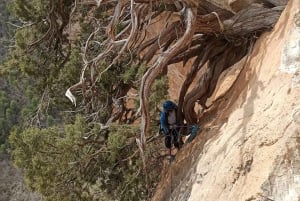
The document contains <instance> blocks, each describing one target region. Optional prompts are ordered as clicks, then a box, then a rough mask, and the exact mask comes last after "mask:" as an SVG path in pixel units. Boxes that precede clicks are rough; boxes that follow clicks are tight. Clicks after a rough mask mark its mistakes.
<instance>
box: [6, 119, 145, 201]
mask: <svg viewBox="0 0 300 201" xmlns="http://www.w3.org/2000/svg"><path fill="white" fill-rule="evenodd" d="M89 127H90V126H88V124H86V123H85V121H84V120H83V118H81V117H80V116H78V117H77V118H76V121H75V122H74V124H68V125H65V126H64V128H63V129H62V128H59V127H49V128H46V129H39V128H28V129H25V130H24V131H22V132H20V131H17V130H15V131H14V132H12V134H11V135H10V137H9V142H10V144H11V147H12V148H13V152H12V153H11V155H12V157H13V159H14V162H15V164H16V165H17V166H19V167H22V168H23V169H24V171H25V176H26V181H27V184H28V185H29V186H30V187H31V189H34V190H37V191H38V192H40V193H41V194H42V195H43V197H44V198H45V200H51V201H55V200H70V201H72V200H95V201H96V200H124V201H125V200H126V201H127V200H128V201H129V200H130V201H131V200H137V201H138V200H142V199H144V198H145V195H146V192H145V188H144V186H145V183H144V182H145V181H144V180H143V177H141V170H142V163H141V160H140V157H139V155H138V153H139V152H138V150H137V147H136V145H135V140H134V139H135V136H136V134H137V132H138V128H135V127H132V126H129V125H121V126H119V125H116V124H115V125H113V126H112V127H111V128H110V135H109V137H108V139H107V141H106V140H105V138H103V137H104V136H103V135H104V133H105V132H104V131H103V130H101V128H100V127H98V126H93V128H92V129H91V127H90V128H89ZM88 132H89V133H91V134H92V136H93V137H90V138H88V139H86V138H84V137H85V136H86V133H88ZM99 195H101V196H99Z"/></svg>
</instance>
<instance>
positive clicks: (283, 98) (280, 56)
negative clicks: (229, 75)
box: [153, 0, 300, 201]
mask: <svg viewBox="0 0 300 201" xmlns="http://www.w3.org/2000/svg"><path fill="white" fill-rule="evenodd" d="M240 66H242V67H240V69H241V73H240V75H239V78H238V80H237V81H236V83H235V84H234V86H233V87H232V88H230V89H229V91H228V92H227V93H226V95H225V96H224V97H223V98H221V100H220V101H219V103H218V106H217V107H216V108H215V109H214V110H213V111H208V112H207V113H206V114H204V115H206V118H205V119H204V120H203V121H202V122H201V126H202V131H201V133H200V134H199V136H198V137H197V138H196V140H195V141H194V142H193V143H191V144H189V145H188V146H186V147H185V148H183V149H182V150H181V151H180V152H179V153H178V156H177V157H176V160H175V161H174V163H173V164H172V165H171V166H169V167H168V168H169V170H168V172H167V174H166V175H165V178H164V181H163V182H162V183H161V184H160V185H159V186H158V189H159V190H158V191H157V193H156V195H155V196H154V197H153V200H156V201H157V200H169V199H170V198H171V197H172V198H173V200H178V201H183V200H189V201H299V200H300V0H290V1H289V3H288V5H287V7H286V9H285V10H284V12H283V13H282V15H281V17H280V19H279V21H278V22H277V24H276V26H275V28H274V29H273V30H272V31H271V32H268V33H265V34H264V35H263V36H262V37H260V38H259V40H258V41H257V42H256V44H255V46H254V47H253V51H252V53H251V55H250V56H249V57H248V58H247V59H245V60H244V61H241V62H240ZM224 83H225V84H226V83H227V82H223V84H224ZM222 87H224V86H222V83H221V84H220V85H219V91H221V90H222ZM225 87H226V86H225ZM227 88H228V87H227ZM219 93H220V92H219ZM216 96H218V94H217V95H216Z"/></svg>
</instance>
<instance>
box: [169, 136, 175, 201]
mask: <svg viewBox="0 0 300 201" xmlns="http://www.w3.org/2000/svg"><path fill="white" fill-rule="evenodd" d="M173 142H174V136H173V133H172V132H171V147H170V151H169V154H170V159H169V165H170V201H173V195H172V191H173V189H172V145H173Z"/></svg>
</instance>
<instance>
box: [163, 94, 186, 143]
mask: <svg viewBox="0 0 300 201" xmlns="http://www.w3.org/2000/svg"><path fill="white" fill-rule="evenodd" d="M176 115H177V105H176V104H175V103H174V102H172V101H170V100H167V101H165V102H164V103H163V111H162V113H161V115H160V124H161V128H162V132H163V134H164V135H165V146H166V147H167V148H168V149H171V147H172V137H173V144H174V146H175V147H176V148H177V149H180V147H181V145H182V144H183V142H182V139H181V136H179V127H178V125H179V122H178V121H177V118H176ZM172 129H176V130H172ZM172 131H173V132H172Z"/></svg>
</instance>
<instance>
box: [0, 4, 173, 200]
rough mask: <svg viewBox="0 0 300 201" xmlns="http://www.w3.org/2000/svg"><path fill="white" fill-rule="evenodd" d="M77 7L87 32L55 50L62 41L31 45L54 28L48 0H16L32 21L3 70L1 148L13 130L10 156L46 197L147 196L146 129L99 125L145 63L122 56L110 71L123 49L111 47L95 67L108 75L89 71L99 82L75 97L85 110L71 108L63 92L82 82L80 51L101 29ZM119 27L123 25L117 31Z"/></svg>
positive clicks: (162, 85)
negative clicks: (140, 140) (142, 134)
mask: <svg viewBox="0 0 300 201" xmlns="http://www.w3.org/2000/svg"><path fill="white" fill-rule="evenodd" d="M63 2H64V3H66V2H67V5H70V4H71V3H72V1H63ZM54 3H57V2H56V1H54ZM55 5H56V4H55ZM77 6H78V10H79V11H80V12H81V11H82V13H80V15H79V14H78V13H77V15H76V13H75V14H74V16H76V17H75V18H74V19H75V20H76V22H75V23H74V24H76V26H80V30H81V32H80V34H78V36H74V38H73V39H72V41H70V42H71V44H70V46H69V45H68V44H61V49H55V48H54V45H53V44H55V42H53V40H54V41H56V38H54V39H53V40H52V41H41V43H39V44H38V45H37V46H34V47H31V46H28V45H29V44H31V43H32V42H34V41H36V40H37V39H39V38H41V36H43V35H44V34H45V33H46V32H47V30H48V27H49V23H48V22H46V21H44V20H43V19H46V18H47V15H48V14H49V10H48V9H49V1H44V0H34V1H29V0H26V1H21V0H16V1H14V6H13V10H14V12H15V14H16V15H17V17H18V18H19V19H22V20H23V21H26V22H30V23H32V26H27V27H25V28H22V29H18V30H17V31H16V32H15V36H14V37H15V46H14V48H13V49H11V50H10V54H9V57H8V58H7V60H6V62H5V63H4V64H3V68H1V75H2V76H3V75H5V78H3V79H5V82H6V83H7V86H8V87H7V88H5V89H2V88H0V91H1V93H0V107H1V108H0V131H1V136H2V133H4V135H5V137H4V138H1V139H0V140H2V142H1V143H3V145H5V146H2V147H4V148H5V149H6V148H7V144H4V142H5V141H6V138H7V136H8V133H10V132H11V134H10V136H9V145H10V147H9V150H11V156H12V158H13V160H14V162H15V164H16V165H18V166H19V167H20V168H22V169H23V170H24V173H25V177H26V181H27V184H28V185H29V186H30V187H31V189H33V190H36V191H38V192H39V193H40V194H41V195H42V196H43V197H44V199H43V200H46V201H47V200H49V201H50V200H51V201H56V200H57V201H58V200H63V201H69V200H70V201H73V200H82V201H85V200H89V201H94V200H95V201H98V200H99V201H100V200H101V201H103V200H108V201H110V200H122V201H135V200H137V201H139V200H145V199H146V198H147V196H148V194H147V193H149V192H147V189H146V188H145V186H146V181H145V175H144V171H143V165H142V161H141V157H140V153H139V150H138V147H137V145H136V143H135V138H136V137H138V136H139V128H138V127H136V126H135V125H129V124H123V122H121V121H120V122H118V123H116V122H114V123H113V124H112V125H111V126H110V128H109V129H103V128H101V126H100V125H101V123H105V122H107V120H108V119H109V118H110V117H111V115H112V113H113V112H115V110H114V105H113V101H112V98H120V97H124V96H126V95H127V93H128V91H129V90H130V89H132V88H133V89H138V88H139V85H140V80H141V77H142V75H143V74H144V73H145V71H146V70H147V67H146V65H144V64H141V65H140V64H136V63H138V62H136V63H135V62H133V61H135V56H132V55H122V56H123V57H124V58H125V59H124V61H123V62H119V63H115V64H114V65H112V66H111V67H110V68H109V69H107V66H108V64H110V62H111V61H110V60H109V59H111V58H113V57H114V55H113V54H116V53H114V52H112V53H111V54H112V55H110V57H107V59H106V60H103V61H101V62H100V63H97V64H94V65H96V66H95V67H96V70H97V71H99V72H102V71H105V72H104V73H102V74H101V76H99V77H95V78H91V74H89V71H88V70H87V71H86V72H85V73H86V74H85V78H86V79H87V80H86V81H87V82H88V81H90V80H89V79H96V80H97V82H96V83H95V84H94V85H93V86H92V87H91V88H87V91H86V94H84V95H85V96H84V97H83V98H80V97H79V96H76V98H77V100H78V102H79V103H80V104H79V105H80V106H79V107H77V108H76V109H78V111H76V112H75V111H72V112H68V113H64V111H66V110H67V111H71V110H73V109H74V107H73V106H72V104H71V103H70V102H69V101H68V100H67V98H66V97H65V95H64V94H65V91H66V89H67V88H68V87H70V86H72V85H73V84H75V83H77V82H78V81H79V78H80V75H81V69H82V66H83V62H82V50H81V48H82V45H83V44H84V43H85V41H86V39H87V38H88V37H89V36H90V33H91V32H92V31H93V30H94V28H95V23H94V22H93V21H92V20H91V19H90V18H92V17H91V16H90V15H91V13H90V12H89V10H88V8H87V7H85V6H81V5H80V4H78V5H77ZM56 9H57V8H56ZM68 9H70V7H68V6H66V10H68ZM99 9H100V8H99ZM75 12H76V11H75ZM95 16H98V17H99V21H101V23H103V24H101V25H102V26H105V24H107V21H106V20H105V19H104V18H105V17H107V16H108V15H107V13H106V10H99V12H98V13H97V14H95ZM77 23H78V24H77ZM97 23H98V22H97ZM74 24H72V25H74ZM97 26H98V24H97ZM120 28H122V25H120V26H119V27H118V28H117V30H116V31H117V32H119V31H120ZM118 29H119V30H118ZM64 31H65V30H64ZM103 35H104V34H103ZM103 35H101V34H99V35H98V36H95V37H94V38H93V40H94V41H100V42H101V41H103V40H104V39H105V38H104V36H103ZM57 40H58V39H57ZM29 47H30V48H29ZM69 47H70V49H68V48H69ZM101 50H102V49H101V47H100V46H99V44H98V43H93V45H90V46H89V48H88V50H87V54H86V56H87V59H88V60H89V59H91V58H93V57H94V56H97V55H98V54H99V53H101ZM89 67H90V66H88V68H89ZM3 77H4V76H3ZM0 79H1V78H0ZM0 81H1V80H0ZM167 87H168V80H167V77H161V78H160V79H158V80H157V81H155V83H154V85H153V88H152V95H151V97H150V107H151V108H152V109H154V110H152V111H151V112H152V115H153V113H155V112H157V111H156V110H155V109H156V108H157V107H158V105H159V104H160V103H161V101H162V100H163V99H165V98H166V96H167V94H168V93H167ZM76 93H77V94H76V95H78V93H80V92H76ZM78 97H79V98H78ZM77 114H82V116H79V115H78V116H77ZM83 116H85V118H83ZM91 116H92V117H91ZM95 116H96V117H95ZM153 116H154V117H156V116H157V114H154V115H153ZM37 122H38V123H37ZM2 131H3V132H2ZM153 132H154V131H153ZM158 146H159V145H157V144H155V143H153V144H150V145H148V148H147V152H146V153H145V154H146V157H147V158H151V157H152V154H153V153H154V152H155V151H157V147H158ZM156 162H157V161H155V160H152V161H149V166H147V173H148V176H149V182H150V184H152V187H153V185H155V182H156V181H157V180H158V178H159V177H158V175H157V172H158V171H159V170H160V169H159V167H158V165H157V163H156Z"/></svg>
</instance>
